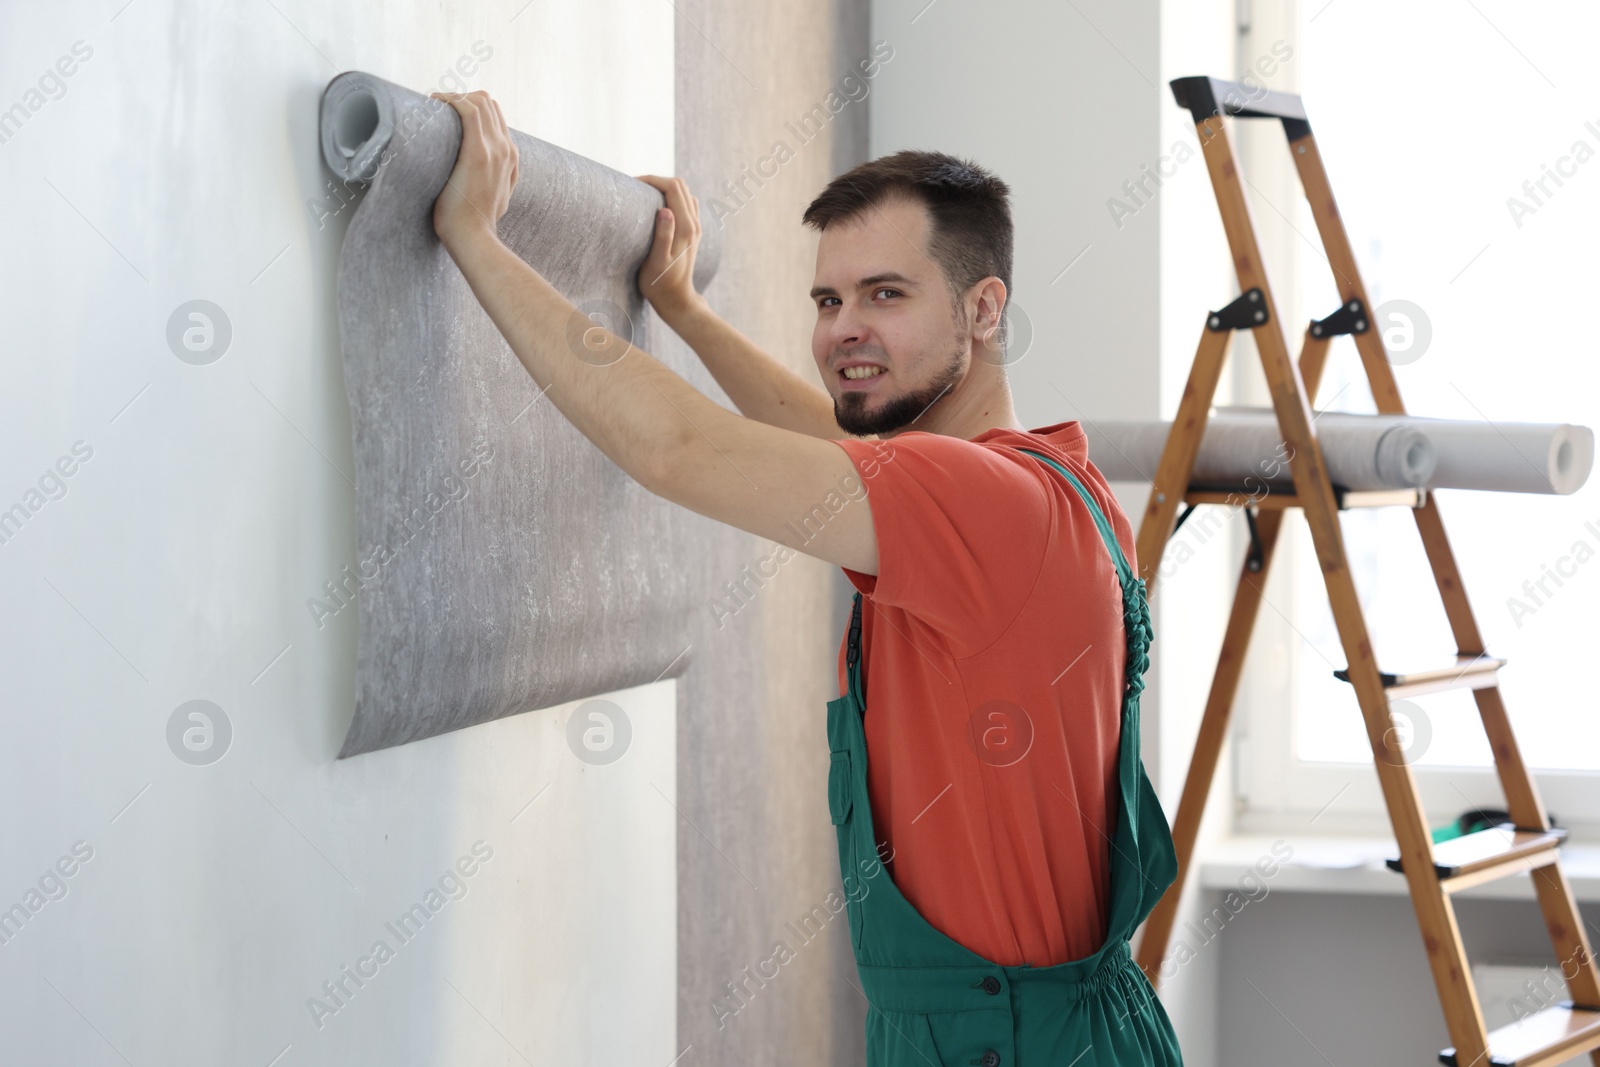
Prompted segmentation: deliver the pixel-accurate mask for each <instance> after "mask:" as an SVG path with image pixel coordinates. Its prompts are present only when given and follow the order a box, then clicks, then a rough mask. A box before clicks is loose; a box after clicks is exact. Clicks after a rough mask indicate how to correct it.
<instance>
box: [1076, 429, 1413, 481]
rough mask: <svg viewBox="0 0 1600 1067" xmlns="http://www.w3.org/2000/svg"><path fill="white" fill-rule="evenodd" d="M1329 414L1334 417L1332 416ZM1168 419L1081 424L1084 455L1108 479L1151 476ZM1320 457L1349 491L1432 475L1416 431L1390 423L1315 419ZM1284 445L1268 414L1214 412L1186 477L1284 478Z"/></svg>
mask: <svg viewBox="0 0 1600 1067" xmlns="http://www.w3.org/2000/svg"><path fill="white" fill-rule="evenodd" d="M1328 418H1331V416H1329V417H1328ZM1171 430H1172V423H1170V422H1142V421H1114V420H1109V419H1107V420H1101V421H1097V422H1094V423H1090V422H1088V421H1087V420H1085V421H1084V432H1085V434H1086V435H1087V436H1088V438H1089V458H1090V459H1091V460H1093V461H1094V464H1095V466H1097V467H1099V468H1100V471H1101V473H1102V474H1104V475H1105V476H1106V478H1108V479H1110V480H1111V481H1128V482H1143V481H1149V480H1150V479H1151V478H1153V477H1154V476H1155V472H1156V468H1157V467H1158V466H1160V464H1161V451H1162V449H1163V448H1165V447H1166V443H1167V435H1168V434H1169V433H1170V432H1171ZM1317 431H1318V434H1319V439H1320V440H1321V442H1322V454H1323V459H1324V461H1325V462H1326V463H1327V465H1328V475H1329V477H1330V478H1331V479H1332V480H1333V482H1334V483H1335V484H1336V485H1342V486H1344V487H1345V488H1347V489H1395V488H1408V487H1412V486H1419V485H1423V484H1425V483H1426V481H1427V479H1428V478H1429V477H1430V476H1431V475H1432V474H1433V464H1434V456H1433V451H1432V449H1431V448H1430V447H1429V445H1428V442H1427V440H1426V438H1424V437H1423V435H1422V434H1421V433H1420V432H1418V431H1417V430H1415V429H1412V428H1410V427H1407V426H1403V425H1396V424H1393V423H1379V422H1371V423H1367V422H1358V423H1350V424H1339V425H1337V426H1335V425H1332V424H1330V423H1328V419H1327V418H1321V419H1318V420H1317ZM1287 455H1288V450H1287V449H1285V448H1284V447H1283V435H1282V434H1280V433H1279V432H1278V423H1277V420H1276V419H1275V418H1274V417H1273V415H1272V413H1271V412H1267V413H1266V414H1257V413H1251V414H1239V413H1226V414H1225V413H1223V412H1221V411H1218V412H1217V413H1216V414H1214V415H1212V416H1211V419H1210V421H1209V422H1207V423H1206V433H1205V436H1204V437H1203V438H1202V439H1201V441H1200V451H1199V453H1198V455H1196V457H1195V464H1194V473H1193V475H1192V476H1191V478H1190V480H1191V482H1193V483H1195V484H1199V485H1242V484H1244V483H1245V481H1246V479H1253V480H1254V481H1253V483H1252V484H1259V483H1262V482H1272V483H1280V482H1281V483H1287V482H1289V481H1290V475H1289V468H1288V465H1287V464H1286V462H1285V457H1286V456H1287Z"/></svg>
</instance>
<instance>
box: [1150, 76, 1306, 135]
mask: <svg viewBox="0 0 1600 1067" xmlns="http://www.w3.org/2000/svg"><path fill="white" fill-rule="evenodd" d="M1171 85H1172V95H1173V98H1174V99H1176V100H1177V101H1178V106H1179V107H1181V108H1187V109H1188V111H1189V114H1191V115H1193V116H1194V121H1195V125H1197V126H1198V125H1199V124H1200V123H1202V122H1204V121H1205V120H1206V119H1208V118H1210V117H1211V116H1212V115H1233V116H1235V117H1237V118H1241V119H1280V120H1282V122H1283V132H1284V133H1285V134H1287V135H1288V137H1289V140H1291V141H1298V140H1300V138H1302V137H1309V136H1311V122H1310V120H1308V119H1307V118H1306V109H1305V105H1304V104H1302V103H1301V102H1300V98H1299V97H1298V96H1296V95H1295V94H1293V93H1279V92H1274V91H1273V90H1271V89H1265V88H1263V87H1261V86H1259V85H1245V84H1244V83H1243V82H1225V81H1222V80H1220V79H1218V78H1207V77H1203V76H1197V77H1191V78H1174V79H1173V80H1172V82H1171Z"/></svg>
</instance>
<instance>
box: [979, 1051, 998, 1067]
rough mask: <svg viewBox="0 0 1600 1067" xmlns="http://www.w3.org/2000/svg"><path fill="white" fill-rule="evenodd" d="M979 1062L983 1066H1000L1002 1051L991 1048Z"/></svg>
mask: <svg viewBox="0 0 1600 1067" xmlns="http://www.w3.org/2000/svg"><path fill="white" fill-rule="evenodd" d="M978 1062H979V1063H980V1064H982V1067H1000V1053H998V1052H996V1051H995V1050H994V1049H990V1050H989V1051H987V1052H985V1053H984V1054H983V1058H981V1059H980V1060H978Z"/></svg>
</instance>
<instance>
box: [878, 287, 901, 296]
mask: <svg viewBox="0 0 1600 1067" xmlns="http://www.w3.org/2000/svg"><path fill="white" fill-rule="evenodd" d="M899 292H900V290H898V289H889V288H884V289H879V290H877V291H876V292H874V293H873V294H872V295H873V296H877V295H879V294H880V293H895V294H897V295H898V294H899Z"/></svg>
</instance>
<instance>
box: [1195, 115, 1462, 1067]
mask: <svg viewBox="0 0 1600 1067" xmlns="http://www.w3.org/2000/svg"><path fill="white" fill-rule="evenodd" d="M1198 126H1199V129H1200V144H1201V152H1202V154H1203V155H1204V156H1205V159H1206V167H1207V170H1208V172H1209V173H1210V176H1211V184H1212V187H1213V190H1214V191H1215V193H1216V197H1217V207H1218V209H1219V211H1220V213H1221V215H1222V223H1223V230H1224V232H1225V233H1226V235H1227V238H1228V246H1229V249H1230V250H1231V252H1232V254H1233V261H1234V268H1235V270H1236V272H1237V274H1238V277H1239V287H1240V289H1241V290H1245V289H1250V288H1259V289H1261V291H1262V293H1263V294H1264V299H1265V301H1266V305H1267V312H1268V321H1267V322H1265V323H1264V324H1262V325H1261V326H1258V327H1256V328H1255V339H1256V348H1257V351H1258V352H1259V354H1260V356H1261V365H1262V370H1263V371H1264V372H1265V374H1266V378H1267V384H1268V388H1269V390H1270V393H1271V396H1272V403H1273V408H1274V410H1275V411H1276V413H1277V416H1278V425H1279V429H1280V432H1281V434H1282V435H1283V441H1284V442H1285V444H1287V445H1288V446H1289V448H1290V449H1291V453H1290V457H1289V469H1290V473H1291V474H1292V475H1293V477H1294V484H1295V494H1296V496H1297V497H1298V498H1299V500H1300V504H1301V508H1302V510H1303V511H1304V513H1305V517H1306V524H1307V526H1308V527H1309V528H1310V530H1311V535H1312V541H1313V543H1314V544H1315V545H1316V547H1317V557H1318V562H1319V563H1320V565H1321V568H1322V575H1323V581H1324V584H1325V585H1326V586H1327V591H1328V599H1329V603H1330V605H1331V607H1332V609H1333V615H1334V620H1335V622H1336V623H1337V624H1338V628H1339V636H1340V640H1341V642H1342V644H1343V645H1344V651H1345V657H1346V662H1347V664H1348V667H1347V669H1348V671H1349V675H1350V682H1351V684H1352V686H1353V687H1354V688H1355V691H1356V697H1357V700H1358V702H1359V704H1360V707H1361V713H1362V718H1363V720H1364V721H1365V724H1366V728H1367V738H1368V742H1369V743H1370V745H1371V748H1372V752H1373V756H1374V764H1375V766H1376V768H1377V772H1378V780H1379V783H1380V785H1381V786H1382V787H1383V794H1384V800H1385V803H1386V805H1387V806H1388V808H1389V814H1390V821H1391V823H1392V825H1393V827H1394V832H1395V838H1396V841H1397V843H1398V845H1399V847H1400V854H1401V857H1402V861H1403V863H1404V874H1405V878H1406V881H1407V883H1408V888H1409V890H1410V893H1411V899H1412V904H1413V907H1414V909H1415V911H1416V914H1417V920H1418V924H1419V926H1420V927H1421V934H1422V941H1423V945H1424V947H1425V948H1426V950H1427V954H1428V962H1429V965H1430V967H1431V968H1432V970H1433V974H1434V984H1435V986H1436V987H1437V988H1438V991H1439V997H1440V1003H1441V1006H1442V1008H1443V1010H1444V1015H1445V1024H1446V1027H1447V1029H1448V1030H1449V1032H1450V1036H1451V1038H1452V1040H1453V1041H1454V1042H1455V1047H1456V1049H1457V1052H1458V1053H1463V1054H1465V1055H1466V1056H1467V1058H1468V1060H1469V1061H1471V1060H1475V1059H1478V1058H1480V1057H1481V1056H1482V1055H1483V1054H1484V1053H1485V1051H1486V1044H1487V1032H1486V1028H1485V1026H1484V1020H1483V1010H1482V1008H1481V1006H1480V1005H1479V1002H1478V995H1477V991H1476V990H1475V989H1474V988H1473V985H1472V980H1471V973H1470V969H1469V965H1468V962H1467V958H1466V952H1465V949H1464V946H1463V944H1462V940H1461V931H1460V929H1459V927H1458V926H1457V924H1456V918H1455V911H1454V908H1453V907H1452V906H1451V904H1450V901H1449V899H1448V898H1447V897H1446V896H1445V894H1444V893H1443V892H1441V890H1440V886H1439V880H1438V875H1437V873H1436V872H1435V870H1434V867H1433V856H1432V839H1431V836H1430V834H1429V831H1428V827H1427V818H1426V815H1425V813H1424V811H1423V808H1422V800H1421V797H1420V795H1419V794H1418V792H1417V785H1416V779H1415V777H1414V776H1413V775H1412V773H1411V768H1410V766H1409V765H1408V764H1407V763H1406V762H1405V760H1404V755H1403V753H1402V752H1401V750H1400V748H1399V745H1398V743H1397V741H1396V740H1395V738H1394V731H1393V730H1392V729H1391V719H1390V716H1389V701H1388V696H1387V694H1386V693H1385V692H1384V690H1383V682H1382V679H1381V678H1380V677H1379V674H1378V666H1377V663H1376V661H1375V660H1374V658H1373V651H1372V643H1371V640H1370V637H1369V636H1368V633H1367V627H1366V620H1365V618H1364V617H1363V615H1362V612H1361V603H1360V599H1359V597H1358V596H1357V593H1356V588H1355V584H1354V582H1353V580H1352V577H1351V574H1350V570H1349V567H1348V565H1347V563H1346V559H1345V552H1344V542H1343V537H1342V534H1341V530H1340V526H1339V521H1338V512H1337V508H1336V504H1335V501H1334V496H1333V486H1332V484H1331V482H1330V480H1329V477H1328V472H1327V467H1326V464H1325V463H1324V461H1323V458H1322V452H1321V447H1320V445H1319V443H1318V441H1317V438H1316V434H1315V431H1314V430H1313V427H1312V422H1311V411H1310V407H1309V404H1308V403H1307V400H1306V390H1305V385H1304V383H1303V381H1302V380H1301V377H1300V370H1299V367H1297V366H1296V365H1295V364H1294V363H1293V362H1292V361H1291V360H1290V358H1289V353H1288V347H1287V344H1286V342H1285V339H1284V335H1283V328H1282V324H1281V321H1280V319H1279V316H1278V311H1277V307H1276V305H1275V303H1274V302H1273V299H1272V290H1271V286H1270V284H1269V282H1268V280H1267V276H1266V271H1265V270H1264V268H1263V265H1262V261H1261V252H1260V248H1259V246H1258V244H1257V242H1256V239H1255V227H1254V225H1253V223H1252V220H1251V216H1250V207H1249V203H1248V201H1247V200H1246V198H1245V195H1244V189H1243V186H1242V183H1241V181H1240V178H1239V174H1240V169H1239V162H1238V159H1237V157H1236V156H1235V154H1234V152H1233V146H1232V143H1231V141H1230V140H1229V138H1228V134H1227V130H1226V128H1225V127H1224V125H1223V120H1222V118H1221V116H1220V115H1212V116H1210V117H1208V118H1206V119H1205V120H1203V121H1202V122H1200V123H1199V124H1198Z"/></svg>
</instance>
